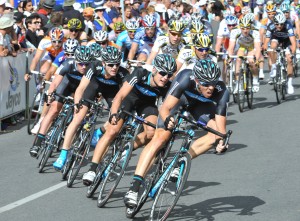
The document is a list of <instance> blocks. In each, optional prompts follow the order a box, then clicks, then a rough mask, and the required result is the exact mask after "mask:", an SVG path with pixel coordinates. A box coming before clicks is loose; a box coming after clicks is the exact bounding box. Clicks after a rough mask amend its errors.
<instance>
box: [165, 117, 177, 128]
mask: <svg viewBox="0 0 300 221" xmlns="http://www.w3.org/2000/svg"><path fill="white" fill-rule="evenodd" d="M164 125H165V129H166V130H172V129H174V127H175V119H174V117H173V116H172V115H170V116H168V117H167V118H166V120H165V122H164Z"/></svg>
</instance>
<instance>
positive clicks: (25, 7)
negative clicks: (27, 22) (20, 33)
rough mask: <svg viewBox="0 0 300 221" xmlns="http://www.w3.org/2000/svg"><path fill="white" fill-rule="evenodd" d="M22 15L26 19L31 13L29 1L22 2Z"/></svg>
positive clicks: (31, 7) (31, 8)
mask: <svg viewBox="0 0 300 221" xmlns="http://www.w3.org/2000/svg"><path fill="white" fill-rule="evenodd" d="M22 7H23V14H24V15H25V16H26V17H28V16H30V15H31V14H32V12H33V6H32V2H31V1H30V0H27V1H23V6H22Z"/></svg>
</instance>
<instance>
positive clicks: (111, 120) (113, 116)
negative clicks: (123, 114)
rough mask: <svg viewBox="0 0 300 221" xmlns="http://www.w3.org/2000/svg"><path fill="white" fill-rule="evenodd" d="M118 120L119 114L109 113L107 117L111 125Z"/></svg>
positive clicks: (115, 123)
mask: <svg viewBox="0 0 300 221" xmlns="http://www.w3.org/2000/svg"><path fill="white" fill-rule="evenodd" d="M119 120H120V118H119V114H117V113H114V114H111V115H110V117H109V120H108V121H109V123H110V124H112V125H117V123H118V121H119Z"/></svg>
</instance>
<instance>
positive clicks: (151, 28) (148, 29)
mask: <svg viewBox="0 0 300 221" xmlns="http://www.w3.org/2000/svg"><path fill="white" fill-rule="evenodd" d="M154 29H155V27H146V28H145V30H146V31H150V30H154Z"/></svg>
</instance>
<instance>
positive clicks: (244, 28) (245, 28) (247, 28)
mask: <svg viewBox="0 0 300 221" xmlns="http://www.w3.org/2000/svg"><path fill="white" fill-rule="evenodd" d="M241 29H242V30H249V29H250V27H243V28H241Z"/></svg>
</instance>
